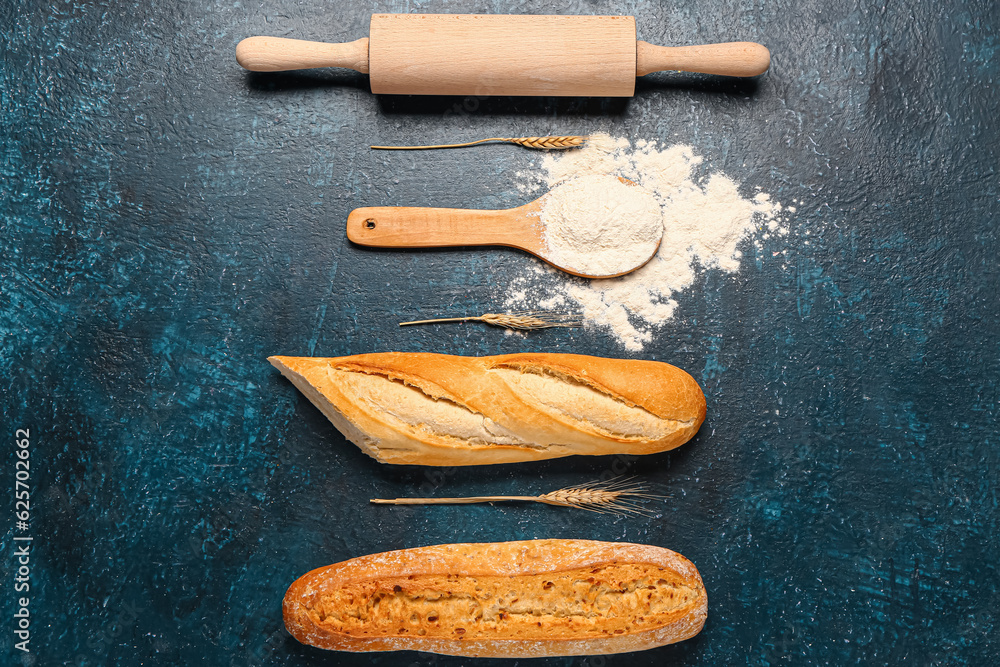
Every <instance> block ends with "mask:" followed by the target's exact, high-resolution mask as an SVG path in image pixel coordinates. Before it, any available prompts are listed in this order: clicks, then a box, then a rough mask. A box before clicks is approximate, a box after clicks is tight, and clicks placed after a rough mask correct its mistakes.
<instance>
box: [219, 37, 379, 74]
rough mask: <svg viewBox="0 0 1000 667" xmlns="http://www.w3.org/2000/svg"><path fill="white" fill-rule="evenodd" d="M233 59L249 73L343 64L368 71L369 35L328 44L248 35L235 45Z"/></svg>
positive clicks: (364, 72) (350, 67)
mask: <svg viewBox="0 0 1000 667" xmlns="http://www.w3.org/2000/svg"><path fill="white" fill-rule="evenodd" d="M236 61H237V62H238V63H239V64H240V65H242V66H243V67H244V68H246V69H248V70H250V71H252V72H282V71H285V70H290V69H309V68H312V67H346V68H348V69H353V70H357V71H359V72H361V73H362V74H367V73H368V38H367V37H362V38H361V39H357V40H354V41H353V42H345V43H343V44H327V43H325V42H307V41H304V40H301V39H285V38H284V37H247V38H246V39H244V40H243V41H242V42H240V43H239V44H237V45H236Z"/></svg>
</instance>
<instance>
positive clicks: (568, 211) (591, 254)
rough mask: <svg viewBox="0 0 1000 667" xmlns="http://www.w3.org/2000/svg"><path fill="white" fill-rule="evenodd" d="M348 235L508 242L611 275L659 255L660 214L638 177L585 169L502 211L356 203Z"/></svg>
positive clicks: (443, 242) (406, 241) (440, 243)
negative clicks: (633, 179)
mask: <svg viewBox="0 0 1000 667" xmlns="http://www.w3.org/2000/svg"><path fill="white" fill-rule="evenodd" d="M347 237H348V238H349V239H350V240H351V241H353V242H354V243H357V244H359V245H365V246H371V247H376V248H440V247H449V246H483V245H488V246H509V247H513V248H520V249H521V250H526V251H528V252H530V253H531V254H533V255H535V256H536V257H539V258H540V259H543V260H545V261H546V262H548V263H549V264H551V265H552V266H554V267H556V268H557V269H561V270H563V271H565V272H567V273H571V274H573V275H575V276H580V277H583V278H615V277H618V276H622V275H625V274H627V273H630V272H632V271H635V270H636V269H638V268H640V267H642V266H643V265H644V264H646V262H648V261H649V260H650V259H652V258H653V257H654V256H655V255H656V251H657V248H659V246H660V239H661V238H662V237H663V215H662V212H661V209H660V203H659V201H658V200H657V198H656V197H655V196H654V195H653V194H652V193H650V192H648V191H647V190H645V189H643V188H641V187H639V186H638V185H636V184H635V183H633V182H631V181H628V180H625V179H619V178H616V177H614V176H609V175H587V176H584V177H581V178H578V179H572V180H569V181H567V182H565V183H560V184H559V185H557V186H556V187H554V188H553V189H552V191H551V192H549V193H547V194H545V195H543V196H542V197H539V198H538V199H536V200H534V201H532V202H530V203H528V204H525V205H524V206H518V207H516V208H509V209H502V210H499V211H485V210H473V209H456V208H425V207H400V206H377V207H365V208H358V209H355V210H353V211H351V213H350V215H349V216H348V218H347Z"/></svg>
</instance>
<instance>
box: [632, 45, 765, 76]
mask: <svg viewBox="0 0 1000 667" xmlns="http://www.w3.org/2000/svg"><path fill="white" fill-rule="evenodd" d="M770 66H771V52H770V51H768V50H767V48H765V47H764V46H762V45H760V44H755V43H754V42H727V43H725V44H704V45H702V46H655V45H653V44H650V43H648V42H643V41H642V40H640V41H639V42H637V43H636V58H635V74H636V76H645V75H647V74H649V73H651V72H662V71H663V70H679V71H681V72H701V73H703V74H721V75H723V76H757V75H758V74H763V73H764V72H766V71H767V68H768V67H770Z"/></svg>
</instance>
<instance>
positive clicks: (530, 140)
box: [372, 137, 587, 151]
mask: <svg viewBox="0 0 1000 667" xmlns="http://www.w3.org/2000/svg"><path fill="white" fill-rule="evenodd" d="M586 139H587V138H586V137H490V138H489V139H480V140H479V141H469V142H466V143H464V144H436V145H434V146H372V148H374V149H375V150H382V151H418V150H428V149H432V148H464V147H466V146H476V145H477V144H485V143H488V142H497V143H505V144H517V145H518V146H524V147H525V148H538V149H543V150H561V149H564V148H576V147H577V146H582V145H583V143H584V141H586Z"/></svg>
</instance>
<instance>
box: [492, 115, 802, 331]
mask: <svg viewBox="0 0 1000 667" xmlns="http://www.w3.org/2000/svg"><path fill="white" fill-rule="evenodd" d="M701 162H702V158H701V157H699V156H697V155H695V154H694V151H693V150H692V148H691V147H690V146H683V145H676V146H668V147H663V148H661V147H660V146H659V145H657V144H656V143H655V142H647V141H639V142H638V143H637V144H636V145H635V146H634V147H633V146H632V144H631V143H630V142H629V141H628V140H627V139H621V138H614V137H610V136H608V135H606V134H596V135H591V137H590V138H589V139H588V140H587V143H586V145H585V146H584V147H583V148H581V149H577V150H571V151H567V152H560V153H550V154H548V155H546V156H545V157H544V158H543V159H542V161H541V166H542V169H543V172H544V173H543V174H542V176H541V178H539V175H538V174H532V173H524V174H519V176H521V177H523V178H524V180H525V182H524V184H522V185H521V186H519V187H520V188H521V190H522V192H525V193H529V192H534V191H537V190H539V189H541V188H545V189H554V188H556V187H557V186H559V185H560V184H562V183H571V182H581V181H580V180H577V179H591V180H590V181H589V182H596V181H594V180H593V179H594V178H595V177H602V180H606V179H607V177H608V176H613V177H618V176H622V177H625V178H627V179H629V180H631V181H633V182H635V183H637V184H639V185H640V186H642V188H641V189H639V188H628V186H623V187H625V188H626V190H635V191H637V192H645V193H646V194H647V196H648V195H649V194H650V193H651V195H652V197H651V198H652V199H655V200H656V204H657V205H658V206H659V208H660V218H659V224H661V225H662V226H663V239H662V242H661V243H660V248H659V250H658V251H657V253H656V255H655V256H654V257H653V259H652V260H651V261H650V262H649V263H648V264H646V265H645V266H644V267H642V268H641V269H639V270H638V271H636V272H634V273H630V274H628V275H626V276H623V277H621V278H612V279H609V280H583V279H580V278H573V277H572V276H568V275H566V274H564V273H562V272H560V271H557V270H555V269H552V268H549V267H547V266H545V265H543V264H541V263H539V264H538V265H536V266H534V267H533V269H532V270H531V271H529V272H528V273H527V274H525V275H522V276H519V277H518V278H516V279H515V280H514V281H513V282H512V283H511V284H510V285H508V286H507V288H506V293H505V295H504V298H505V305H506V306H507V307H508V308H510V309H512V310H579V311H582V313H583V317H584V321H585V323H586V324H587V325H588V326H597V327H600V328H604V329H607V330H608V331H610V332H611V333H612V334H614V336H615V337H616V338H617V339H618V340H619V341H620V342H621V343H622V344H623V345H624V346H625V348H626V349H628V350H641V349H642V348H643V347H644V346H645V345H646V344H647V343H649V342H650V341H651V340H652V339H653V334H654V332H655V330H656V329H657V327H659V326H660V325H662V324H663V323H664V322H666V321H667V320H669V319H670V318H671V317H673V314H674V310H675V308H676V307H677V302H676V301H675V300H674V298H673V297H674V294H676V293H677V292H680V291H682V290H684V289H685V288H687V287H689V286H691V284H693V283H694V280H695V277H696V271H697V270H699V269H707V268H717V269H720V270H722V271H725V272H728V273H733V272H735V271H737V270H738V269H739V268H740V260H741V254H740V251H739V250H738V249H737V248H738V246H739V244H740V242H741V241H743V240H744V239H746V238H747V237H748V236H749V235H750V234H751V233H753V232H754V231H757V230H763V231H764V237H763V238H767V237H768V236H770V235H772V234H777V235H785V234H787V233H788V229H787V228H786V227H785V226H784V225H783V219H782V217H781V212H782V210H783V209H782V206H781V204H779V203H777V202H773V201H771V198H770V197H769V196H768V195H767V194H765V193H759V194H757V195H756V196H755V197H753V198H752V199H747V198H744V197H743V196H742V195H741V194H740V192H739V186H738V185H737V183H735V182H734V181H733V180H732V179H730V178H728V177H727V176H726V175H725V174H722V173H721V172H714V173H711V174H709V175H708V176H706V177H705V178H704V179H699V180H697V181H696V180H695V177H694V170H695V169H696V168H697V167H698V166H699V165H700V164H701ZM583 182H585V183H586V182H588V181H587V180H583ZM623 194H624V195H625V199H626V200H628V199H630V198H631V197H630V196H629V195H630V193H628V192H624V193H623ZM647 201H648V200H647ZM633 206H634V204H633ZM643 210H649V211H651V210H652V207H651V206H650V205H649V204H646V205H644V206H643ZM788 210H789V211H792V212H794V210H795V209H794V208H789V209H788ZM607 214H608V212H607V211H596V212H595V213H594V216H593V218H588V219H589V220H591V223H590V224H593V225H594V228H595V231H594V238H595V239H602V238H606V237H605V234H606V233H608V234H610V233H613V232H612V230H613V228H614V226H615V224H616V221H615V220H609V218H608V215H607ZM609 227H610V229H609ZM609 273H613V272H609Z"/></svg>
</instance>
